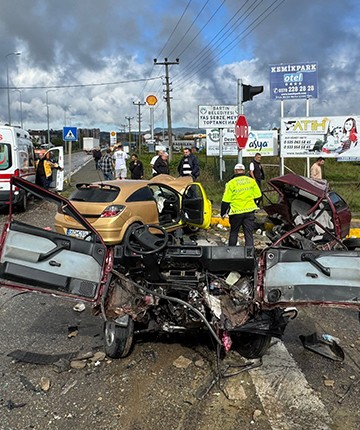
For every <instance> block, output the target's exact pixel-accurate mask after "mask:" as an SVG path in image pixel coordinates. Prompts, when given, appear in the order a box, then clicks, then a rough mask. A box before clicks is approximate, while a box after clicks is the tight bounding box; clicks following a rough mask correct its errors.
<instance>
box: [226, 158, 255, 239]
mask: <svg viewBox="0 0 360 430" xmlns="http://www.w3.org/2000/svg"><path fill="white" fill-rule="evenodd" d="M259 197H261V191H260V188H259V186H258V185H257V183H256V181H255V180H254V179H253V178H249V177H248V176H245V166H244V165H243V164H236V165H235V167H234V177H233V178H232V179H231V180H230V181H229V182H228V183H227V184H226V186H225V192H224V195H223V198H222V202H221V217H224V216H225V215H226V213H227V212H228V213H229V221H230V235H229V246H235V245H236V244H237V241H238V234H239V230H240V227H241V226H242V228H243V231H244V236H245V246H252V247H253V246H254V236H253V231H254V225H255V211H256V210H257V209H259V208H258V207H257V205H256V204H255V200H256V199H258V198H259Z"/></svg>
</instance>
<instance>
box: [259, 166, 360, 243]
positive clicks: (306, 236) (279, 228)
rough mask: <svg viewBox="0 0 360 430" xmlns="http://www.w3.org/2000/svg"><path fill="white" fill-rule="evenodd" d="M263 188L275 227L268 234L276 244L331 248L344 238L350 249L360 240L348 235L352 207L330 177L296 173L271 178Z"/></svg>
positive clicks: (269, 217) (343, 240) (265, 202)
mask: <svg viewBox="0 0 360 430" xmlns="http://www.w3.org/2000/svg"><path fill="white" fill-rule="evenodd" d="M268 185H269V186H270V189H269V190H267V191H265V192H264V210H265V212H266V213H267V215H268V221H270V223H271V225H272V228H271V230H270V231H269V232H268V234H267V235H268V237H269V238H270V240H271V241H272V243H273V244H274V245H276V246H278V245H281V246H290V247H292V248H300V249H332V248H334V247H338V246H339V243H340V242H341V243H342V244H343V245H344V246H346V247H347V248H348V249H355V248H357V247H360V240H357V239H345V238H346V236H347V235H348V234H349V231H350V222H351V211H350V208H349V206H348V205H347V203H346V202H345V201H344V200H343V199H342V197H341V196H339V194H337V193H336V192H335V191H332V190H331V189H330V186H329V183H328V182H327V181H324V180H322V181H318V180H314V179H310V178H306V177H303V176H299V175H296V174H293V173H289V174H287V175H284V176H280V177H277V178H273V179H270V180H269V181H268Z"/></svg>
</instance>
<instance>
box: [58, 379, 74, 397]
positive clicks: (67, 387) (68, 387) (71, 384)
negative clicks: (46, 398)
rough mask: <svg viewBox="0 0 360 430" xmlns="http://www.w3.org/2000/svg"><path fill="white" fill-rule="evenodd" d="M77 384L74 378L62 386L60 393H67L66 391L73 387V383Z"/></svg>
mask: <svg viewBox="0 0 360 430" xmlns="http://www.w3.org/2000/svg"><path fill="white" fill-rule="evenodd" d="M76 384H77V381H76V380H75V381H72V382H70V383H68V384H66V385H65V387H64V388H63V390H62V391H61V393H60V394H61V395H62V396H64V395H65V394H67V393H68V391H69V390H71V388H74V387H75V385H76Z"/></svg>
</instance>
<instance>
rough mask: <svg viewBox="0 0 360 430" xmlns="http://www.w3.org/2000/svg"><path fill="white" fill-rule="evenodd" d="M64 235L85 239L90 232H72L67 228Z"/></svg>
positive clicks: (72, 230)
mask: <svg viewBox="0 0 360 430" xmlns="http://www.w3.org/2000/svg"><path fill="white" fill-rule="evenodd" d="M66 234H67V235H68V236H71V237H77V238H78V239H85V237H86V236H87V235H88V234H90V232H89V231H88V230H74V229H73V228H68V229H67V231H66Z"/></svg>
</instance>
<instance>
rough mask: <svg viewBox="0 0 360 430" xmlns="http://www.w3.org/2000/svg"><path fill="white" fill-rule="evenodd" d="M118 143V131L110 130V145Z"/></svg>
mask: <svg viewBox="0 0 360 430" xmlns="http://www.w3.org/2000/svg"><path fill="white" fill-rule="evenodd" d="M115 143H116V131H110V146H112V145H115Z"/></svg>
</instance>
